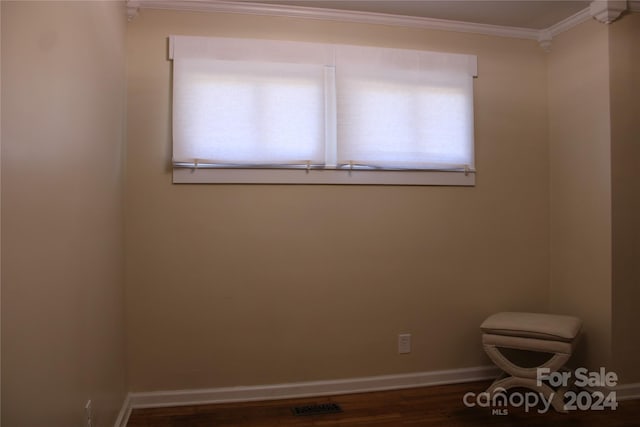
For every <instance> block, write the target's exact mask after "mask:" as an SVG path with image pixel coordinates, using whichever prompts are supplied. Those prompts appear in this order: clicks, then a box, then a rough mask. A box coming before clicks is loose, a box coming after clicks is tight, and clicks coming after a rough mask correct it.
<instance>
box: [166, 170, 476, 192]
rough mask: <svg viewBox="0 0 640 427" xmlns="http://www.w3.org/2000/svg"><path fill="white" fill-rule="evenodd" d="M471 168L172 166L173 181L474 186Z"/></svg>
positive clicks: (184, 182) (188, 182)
mask: <svg viewBox="0 0 640 427" xmlns="http://www.w3.org/2000/svg"><path fill="white" fill-rule="evenodd" d="M475 182H476V178H475V173H474V172H468V173H465V172H443V171H391V170H390V171H380V170H378V171H363V170H352V171H350V170H319V169H311V170H308V171H307V170H306V169H204V168H203V169H188V168H174V169H173V183H174V184H329V185H332V184H339V185H343V184H346V185H441V186H464V187H470V186H474V185H475Z"/></svg>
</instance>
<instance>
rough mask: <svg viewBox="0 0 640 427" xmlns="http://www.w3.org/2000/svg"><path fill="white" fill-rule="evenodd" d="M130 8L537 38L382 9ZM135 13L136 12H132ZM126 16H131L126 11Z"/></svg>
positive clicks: (143, 1) (153, 1)
mask: <svg viewBox="0 0 640 427" xmlns="http://www.w3.org/2000/svg"><path fill="white" fill-rule="evenodd" d="M127 6H128V8H129V9H130V10H136V11H137V10H138V9H166V10H182V11H190V12H219V13H240V14H249V15H266V16H279V17H287V18H307V19H317V20H325V21H342V22H354V23H361V24H381V25H392V26H398V27H412V28H423V29H429V30H442V31H456V32H463V33H475V34H484V35H491V36H501V37H512V38H520V39H529V40H537V39H538V33H539V31H538V30H534V29H529V28H518V27H506V26H499V25H488V24H476V23H470V22H462V21H449V20H445V19H435V18H423V17H414V16H401V15H391V14H385V13H373V12H356V11H348V10H337V9H318V8H312V7H304V6H285V5H278V4H262V3H249V2H232V1H225V0H128V1H127ZM136 13H137V12H136ZM129 16H135V14H134V13H133V12H129Z"/></svg>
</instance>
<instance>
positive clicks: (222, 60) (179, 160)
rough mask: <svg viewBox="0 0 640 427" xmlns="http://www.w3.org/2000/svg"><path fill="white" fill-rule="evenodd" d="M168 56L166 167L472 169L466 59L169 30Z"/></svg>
mask: <svg viewBox="0 0 640 427" xmlns="http://www.w3.org/2000/svg"><path fill="white" fill-rule="evenodd" d="M170 58H171V59H172V60H173V162H174V167H176V168H180V167H187V168H192V169H193V168H198V169H200V168H205V169H206V168H238V167H241V168H252V167H259V168H265V167H266V168H280V169H281V168H299V169H306V173H307V174H308V173H309V171H311V170H315V169H325V170H326V169H334V170H340V169H348V170H349V171H354V170H356V171H357V170H363V171H364V170H369V171H371V170H380V169H382V170H389V169H390V170H446V171H465V173H468V172H473V171H474V153H473V83H472V79H473V77H474V76H476V74H477V72H476V58H475V56H472V55H459V54H443V53H433V52H424V51H417V50H403V49H388V48H374V47H360V46H347V45H331V44H319V43H302V42H288V41H272V40H251V39H230V38H206V37H190V36H172V37H171V38H170ZM358 173H359V172H358ZM328 176H330V175H329V174H325V177H328ZM387 176H391V175H387ZM354 181H355V180H354Z"/></svg>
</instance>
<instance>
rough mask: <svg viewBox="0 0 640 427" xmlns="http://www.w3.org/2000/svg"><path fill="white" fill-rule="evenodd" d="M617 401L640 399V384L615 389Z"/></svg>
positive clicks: (618, 386) (621, 385) (622, 385)
mask: <svg viewBox="0 0 640 427" xmlns="http://www.w3.org/2000/svg"><path fill="white" fill-rule="evenodd" d="M613 391H615V392H616V399H617V400H635V399H640V383H631V384H620V385H617V386H615V387H614V388H613Z"/></svg>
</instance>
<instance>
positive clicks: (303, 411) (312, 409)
mask: <svg viewBox="0 0 640 427" xmlns="http://www.w3.org/2000/svg"><path fill="white" fill-rule="evenodd" d="M291 412H293V415H298V416H301V415H324V414H337V413H339V412H342V408H341V407H340V405H338V404H337V403H320V404H318V405H305V406H294V407H293V408H291Z"/></svg>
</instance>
